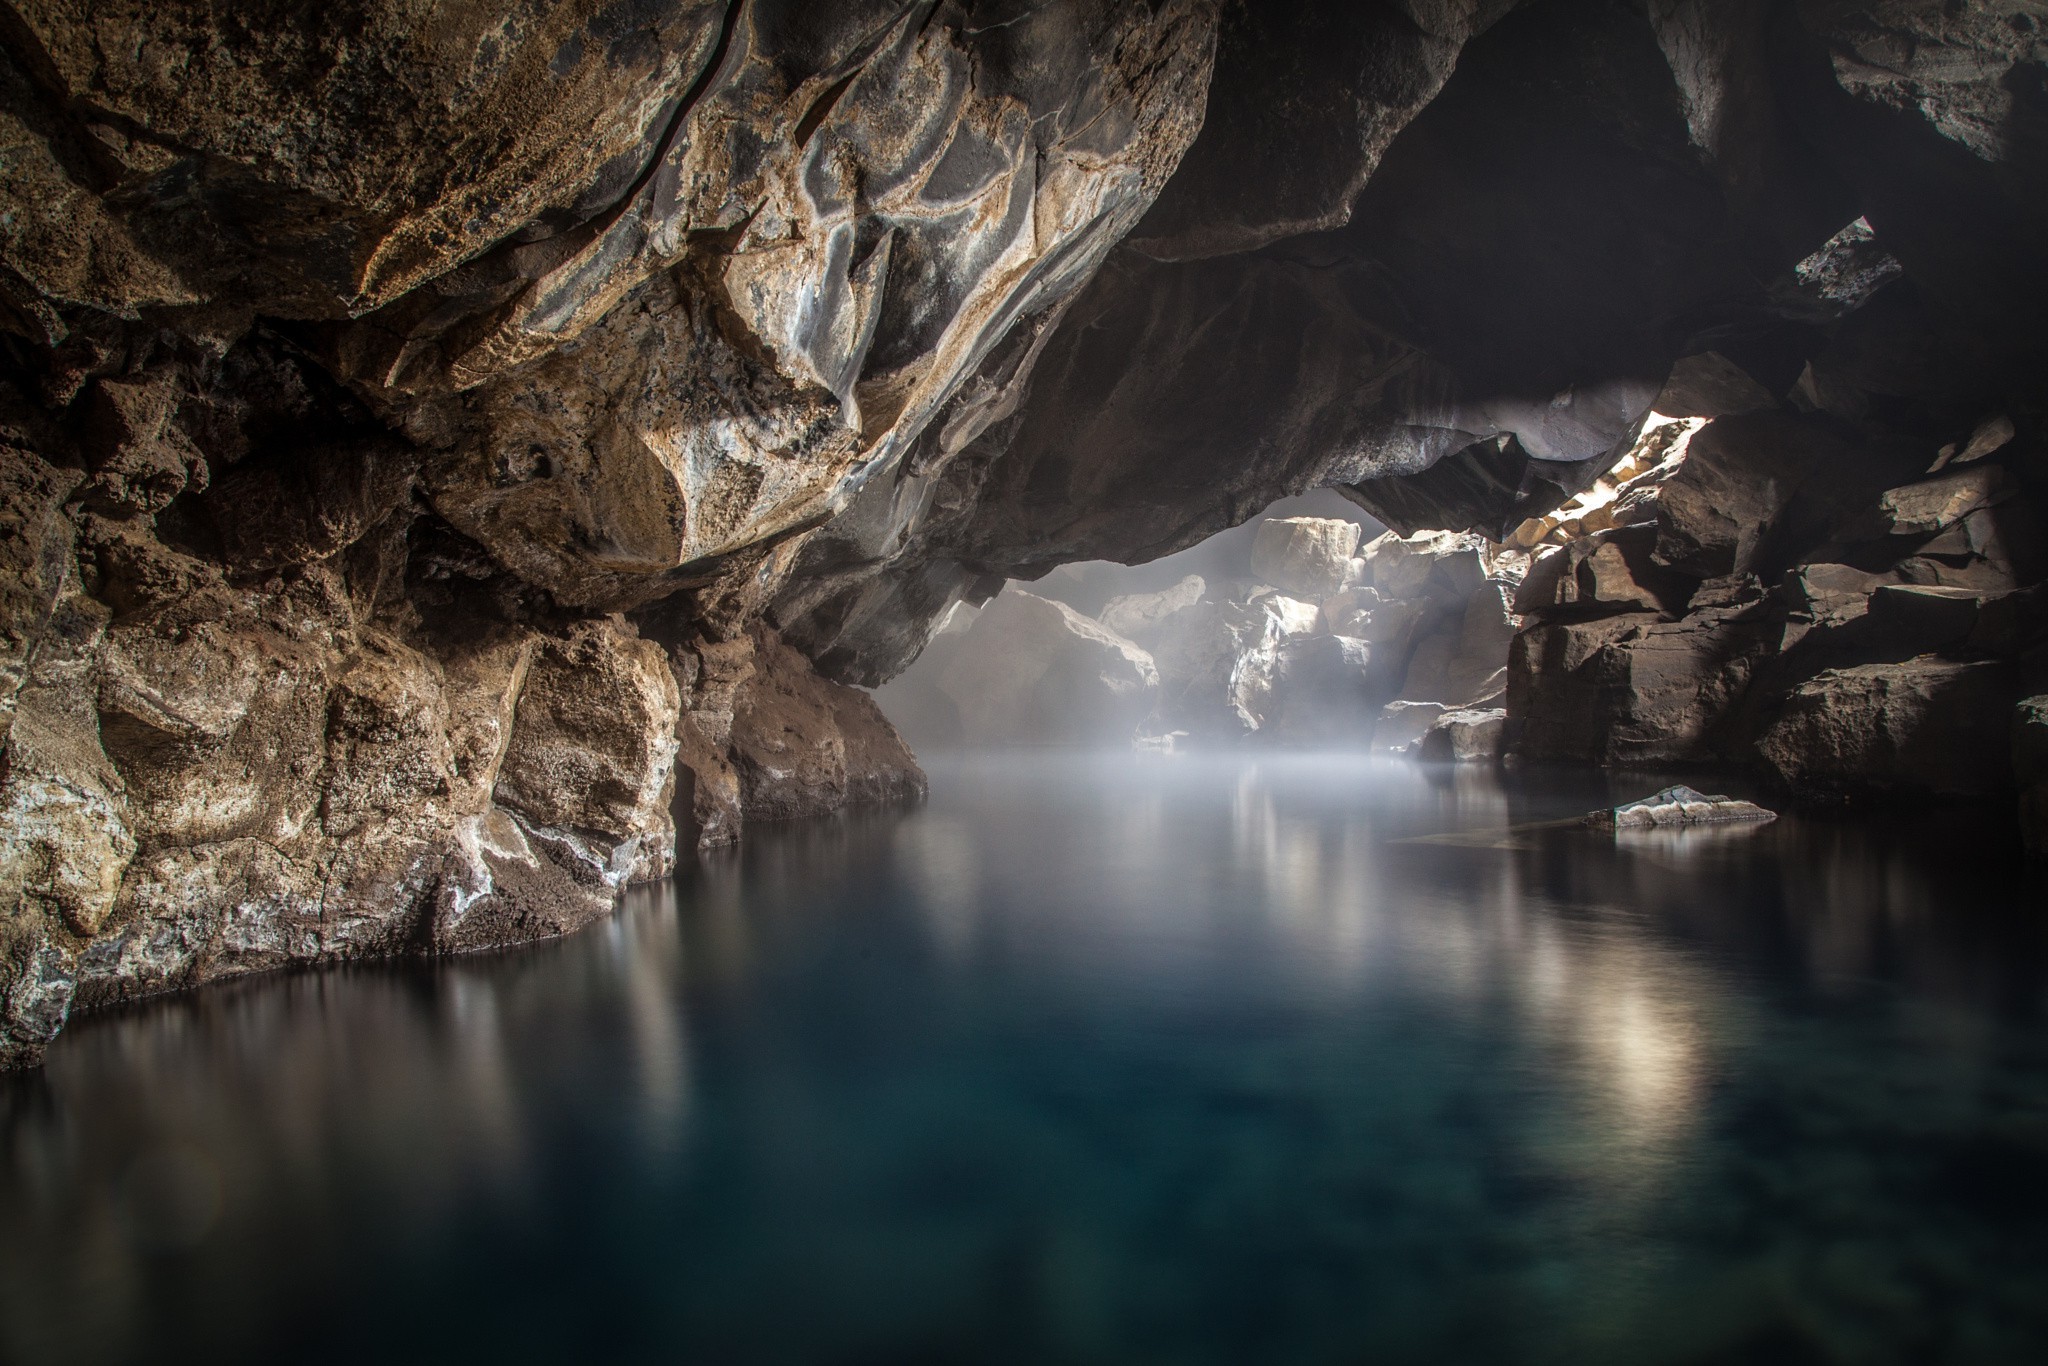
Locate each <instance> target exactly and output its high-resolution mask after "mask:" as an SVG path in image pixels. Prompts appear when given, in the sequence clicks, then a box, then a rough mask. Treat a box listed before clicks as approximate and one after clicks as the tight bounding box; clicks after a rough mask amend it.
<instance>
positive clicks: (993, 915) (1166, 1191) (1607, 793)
mask: <svg viewBox="0 0 2048 1366" xmlns="http://www.w3.org/2000/svg"><path fill="white" fill-rule="evenodd" d="M1655 785H1656V784H1655V782H1654V781H1652V780H1636V779H1617V780H1614V781H1613V782H1612V783H1611V785H1609V784H1608V783H1607V782H1606V780H1601V779H1595V778H1587V777H1585V776H1562V777H1561V776H1557V775H1541V774H1531V775H1522V776H1518V777H1512V778H1510V779H1508V780H1507V786H1505V787H1504V786H1502V785H1501V784H1500V783H1499V782H1496V781H1495V780H1493V779H1491V778H1488V777H1483V776H1481V775H1476V774H1457V775H1452V774H1447V773H1437V774H1429V773H1425V772H1422V771H1419V770H1417V769H1414V768H1409V767H1403V766H1399V765H1388V764H1378V765H1376V764H1372V763H1368V762H1366V761H1364V760H1360V759H1356V758H1350V757H1343V756H1299V757H1288V758H1271V759H1269V758H1260V759H1256V760H1250V759H1236V758H1231V759H1185V758H1175V759H1153V760H1136V759H1127V758H1114V759H1090V758H1082V757H1036V758H1029V759H1017V758H1008V759H999V758H986V759H980V760H962V761H958V762H954V763H950V764H945V765H940V766H936V767H935V769H934V772H933V796H932V799H931V801H930V803H929V804H928V805H926V806H924V807H921V808H918V809H915V810H908V811H900V812H885V813H869V814H865V815H855V816H850V817H846V818H842V819H838V820H834V821H828V822H822V823H818V824H815V825H808V826H802V827H791V828H788V829H781V830H764V831H760V832H757V833H756V834H755V835H753V836H750V839H749V843H748V846H747V848H746V849H745V851H744V852H743V853H741V854H739V855H737V856H735V857H731V858H724V859H716V860H712V861H711V862H709V863H708V864H707V865H705V866H704V867H703V868H702V869H700V870H697V871H695V872H693V873H692V874H691V875H689V876H687V877H685V878H682V879H680V880H678V881H677V882H676V883H674V884H672V885H665V886H662V887H657V888H650V889H644V890H642V891H640V892H638V893H636V894H635V895H634V897H633V898H632V900H631V902H630V904H629V905H628V907H627V908H626V910H625V912H624V913H623V914H621V915H620V916H619V917H618V918H617V919H616V920H615V921H612V922H608V923H606V924H603V925H600V926H598V927H596V928H594V929H592V930H590V931H588V932H586V933H584V934H582V935H580V936H577V937H575V938H572V939H569V940H565V941H562V942H559V943H555V944H549V945H542V946H538V947H535V948H532V949H527V950H522V951H519V952H513V953H506V954H499V955H490V956H482V957H475V958H468V959H459V960H453V961H447V962H442V963H438V964H400V965H382V966H368V967H360V968H353V969H348V970H344V971H335V972H325V973H307V974H298V975H289V976H279V977H272V978H266V979H262V980H254V981H249V982H245V983H241V984H235V985H229V986H224V987H219V988H215V989H210V990H207V991H203V992H199V993H196V994H193V995H190V996H187V997H183V998H178V999H172V1000H167V1001H161V1002H156V1003H150V1004H147V1005H145V1006H141V1007H137V1008H135V1009H132V1010H128V1011H124V1012H119V1013H115V1014H111V1015H105V1016H100V1017H96V1018H89V1019H82V1020H79V1021H77V1022H75V1023H74V1025H73V1027H72V1028H71V1029H70V1030H69V1031H68V1032H67V1033H66V1034H65V1035H64V1036H63V1037H62V1038H61V1039H60V1040H59V1042H58V1044H57V1046H56V1047H55V1048H54V1049H53V1050H52V1052H51V1054H50V1059H49V1064H48V1066H47V1068H46V1069H45V1071H44V1072H43V1073H42V1074H41V1075H40V1076H38V1077H33V1078H29V1079H17V1080H12V1081H8V1082H5V1083H0V1357H4V1358H5V1359H6V1360H9V1361H13V1362H45V1361H48V1362H60V1361H61V1362H66V1363H90V1362H102V1361H107V1362H111V1361H128V1360H151V1361H175V1360H197V1359H202V1358H203V1359H205V1360H208V1361H214V1362H236V1361H307V1362H325V1361H344V1360H346V1361H351V1362H363V1361H375V1362H390V1361H449V1360H462V1361H467V1360H480V1361H493V1362H526V1361H549V1362H556V1361H572V1360H597V1361H684V1362H704V1363H727V1362H737V1363H749V1362H776V1363H781V1362H788V1363H827V1364H832V1366H837V1364H839V1363H845V1364H847V1366H851V1364H853V1363H875V1364H876V1366H882V1364H884V1363H887V1364H889V1366H897V1364H904V1366H915V1364H916V1363H941V1362H997V1363H1001V1362H1032V1363H1038V1362H1074V1363H1097V1362H1101V1363H1150V1362H1160V1363H1168V1362H1171V1363H1182V1362H1186V1363H1238V1362H1253V1363H1261V1364H1262V1366H1264V1364H1266V1363H1272V1364H1274V1366H1279V1364H1281V1363H1325V1362H1330V1363H1363V1362H1374V1363H1386V1362H1459V1363H1463V1362H1484V1363H1496V1362H1498V1363H1520V1362H1531V1363H1551V1362H1557V1363H1565V1362H1570V1363H1600V1362H1616V1363H1622V1362H1626V1363H1665V1362H1670V1363H1705V1362H1730V1363H1735V1362H1741V1363H1753V1362H1845V1363H1846V1362H1856V1363H1863V1362H1932V1361H1955V1362H2041V1361H2044V1360H2048V914H2044V906H2043V904H2042V903H2043V897H2042V886H2041V883H2040V881H2039V880H2038V878H2034V879H2033V880H2030V875H2028V874H2027V873H2026V872H2025V871H2024V870H2023V868H2022V867H2021V865H2020V863H2019V861H2018V855H2017V853H2016V851H2015V848H2014V842H2013V841H2012V840H2011V839H2010V838H2009V836H2008V834H2007V832H2006V831H2005V830H2004V828H2003V820H2002V817H1986V816H1985V815H1984V814H1983V813H1972V812H1952V813H1939V812H1937V813H1924V814H1921V815H1918V816H1915V817H1912V818H1910V819H1907V818H1897V819H1892V820H1889V821H1885V822H1873V821H1867V820H1866V821H1857V820H1849V819H1846V818H1841V819H1830V820H1819V819H1799V818H1787V819H1785V820H1783V821H1780V822H1779V823H1778V824H1776V825H1775V826H1772V827H1768V828H1766V829H1764V830H1761V831H1754V832H1749V833H1734V834H1726V835H1719V836H1708V837H1704V838H1699V839H1693V840H1671V839H1664V840H1657V839H1647V840H1643V841H1640V842H1622V843H1617V842H1616V839H1615V837H1613V836H1611V835H1609V836H1596V835H1593V834H1591V833H1588V832H1585V831H1582V830H1577V829H1571V828H1566V827H1562V826H1557V825H1547V824H1544V823H1545V822H1550V821H1554V820H1556V819H1557V818H1559V817H1564V816H1569V815H1572V814H1575V813H1577V812H1580V811H1584V810H1585V809H1587V808H1589V807H1590V806H1592V805H1595V804H1598V803H1602V802H1604V801H1607V800H1611V799H1612V798H1614V797H1615V796H1621V797H1630V796H1637V795H1642V793H1644V792H1646V791H1648V790H1650V789H1651V788H1652V787H1654V786H1655Z"/></svg>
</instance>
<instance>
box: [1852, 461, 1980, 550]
mask: <svg viewBox="0 0 2048 1366" xmlns="http://www.w3.org/2000/svg"><path fill="white" fill-rule="evenodd" d="M2011 493H2012V482H2011V479H2010V477H2009V476H2008V475H2007V474H2006V472H2005V470H2004V469H2003V468H2001V467H2000V466H1997V465H1973V466H1971V467H1970V468H1968V469H1963V470H1957V471H1955V472H1954V473H1951V474H1944V475H1941V476H1940V477H1939V478H1935V479H1924V480H1922V481H1920V482H1919V483H1917V484H1905V485H1902V486H1900V487H1898V488H1894V489H1887V490H1885V492H1884V495H1883V497H1882V498H1881V499H1880V502H1879V505H1880V507H1881V508H1882V509H1883V513H1884V520H1885V525H1886V527H1887V528H1888V529H1889V530H1890V531H1891V533H1892V534H1893V535H1895V536H1919V535H1926V534H1928V533H1931V532H1938V531H1944V530H1946V529H1948V528H1949V527H1952V526H1954V525H1956V524H1957V523H1958V522H1961V521H1962V520H1963V519H1964V518H1966V517H1968V516H1969V515H1970V514H1971V513H1973V512H1976V511H1978V510H1980V509H1985V508H1989V507H1991V506H1992V505H1993V504H1994V503H1997V502H2000V501H2001V500H2003V499H2004V498H2006V497H2009V496H2010V495H2011Z"/></svg>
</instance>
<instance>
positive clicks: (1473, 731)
mask: <svg viewBox="0 0 2048 1366" xmlns="http://www.w3.org/2000/svg"><path fill="white" fill-rule="evenodd" d="M1507 724H1508V714H1507V713H1506V712H1505V711H1502V710H1500V709H1498V708H1494V709H1490V710H1485V711H1473V710H1462V711H1447V712H1445V713H1444V714H1443V715H1442V716H1439V717H1437V719H1436V720H1434V721H1432V722H1431V723H1430V727H1429V729H1428V730H1427V731H1425V732H1423V735H1422V739H1421V741H1420V743H1419V745H1418V748H1417V751H1416V752H1417V755H1418V757H1420V758H1421V759H1422V760H1423V761H1424V762H1425V763H1460V764H1463V763H1492V762H1493V761H1495V760H1497V759H1499V758H1500V755H1501V745H1502V742H1503V741H1504V740H1505V739H1506V736H1507Z"/></svg>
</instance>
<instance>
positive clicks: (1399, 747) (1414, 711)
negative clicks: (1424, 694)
mask: <svg viewBox="0 0 2048 1366" xmlns="http://www.w3.org/2000/svg"><path fill="white" fill-rule="evenodd" d="M1454 710H1456V709H1455V708H1452V707H1447V706H1445V705H1444V704H1443V703H1441V702H1408V701H1401V702H1389V703H1387V705H1386V706H1384V707H1382V708H1380V714H1379V717H1378V719H1377V721H1376V723H1375V724H1374V726H1373V732H1372V752H1373V753H1374V754H1397V755H1398V754H1408V753H1410V752H1412V751H1413V749H1414V747H1415V746H1416V745H1417V744H1419V743H1420V742H1421V740H1422V737H1423V736H1425V735H1427V734H1429V728H1430V727H1431V726H1434V725H1435V724H1436V723H1437V722H1438V721H1439V720H1441V719H1442V718H1443V717H1444V716H1445V715H1446V714H1447V713H1450V712H1452V711H1454Z"/></svg>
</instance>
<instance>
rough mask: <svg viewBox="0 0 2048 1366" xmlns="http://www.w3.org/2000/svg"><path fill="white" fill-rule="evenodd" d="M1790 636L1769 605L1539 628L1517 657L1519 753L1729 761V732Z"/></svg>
mask: <svg viewBox="0 0 2048 1366" xmlns="http://www.w3.org/2000/svg"><path fill="white" fill-rule="evenodd" d="M1778 639H1779V629H1778V627H1777V625H1776V623H1775V622H1774V621H1773V619H1772V617H1771V614H1770V613H1769V612H1768V611H1767V610H1764V605H1763V604H1755V603H1752V604H1738V605H1735V606H1730V607H1724V608H1715V609H1710V610H1702V611H1699V612H1695V613H1694V614H1692V615H1691V616H1688V617H1686V618H1685V619H1684V620H1681V621H1662V620H1659V619H1658V618H1656V617H1653V616H1648V615H1646V614H1640V613H1638V614H1629V615H1623V616H1613V617H1601V618H1597V619H1595V620H1591V621H1582V622H1558V623H1553V624H1545V625H1538V626H1535V627H1532V628H1530V629H1529V630H1526V631H1523V632H1522V633H1521V634H1520V635H1518V636H1516V637H1515V642H1514V646H1513V649H1512V650H1511V651H1510V653H1509V657H1508V715H1509V716H1510V717H1512V718H1513V719H1514V730H1515V739H1514V741H1513V750H1514V752H1515V753H1516V754H1517V755H1519V756H1521V757H1522V758H1525V759H1534V760H1545V761H1561V762H1567V763H1585V762H1589V761H1590V762H1595V763H1609V764H1626V763H1648V762H1656V761H1699V760H1705V759H1710V758H1717V757H1724V756H1723V754H1722V751H1723V749H1724V747H1726V746H1727V745H1729V744H1730V743H1732V741H1733V737H1732V736H1730V735H1729V734H1728V729H1729V724H1730V722H1731V719H1732V717H1733V714H1734V712H1735V709H1736V707H1737V705H1738V704H1739V703H1740V702H1741V701H1742V699H1743V697H1744V695H1745V693H1746V691H1747V689H1748V687H1749V684H1750V680H1751V678H1752V677H1753V676H1754V675H1755V673H1756V671H1757V669H1758V667H1759V666H1760V665H1761V664H1762V663H1763V662H1764V661H1765V660H1767V659H1769V658H1770V657H1771V656H1772V655H1773V654H1774V653H1775V651H1776V648H1777V644H1778Z"/></svg>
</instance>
